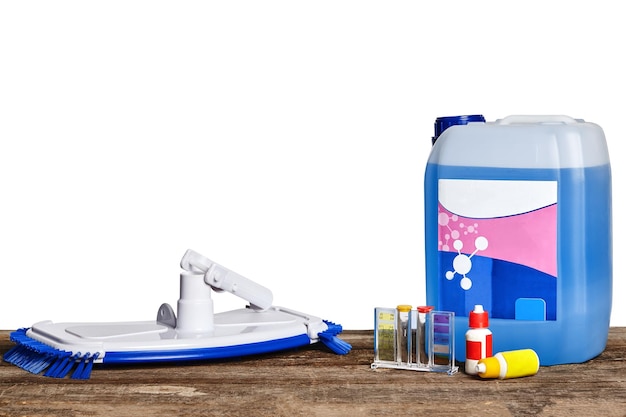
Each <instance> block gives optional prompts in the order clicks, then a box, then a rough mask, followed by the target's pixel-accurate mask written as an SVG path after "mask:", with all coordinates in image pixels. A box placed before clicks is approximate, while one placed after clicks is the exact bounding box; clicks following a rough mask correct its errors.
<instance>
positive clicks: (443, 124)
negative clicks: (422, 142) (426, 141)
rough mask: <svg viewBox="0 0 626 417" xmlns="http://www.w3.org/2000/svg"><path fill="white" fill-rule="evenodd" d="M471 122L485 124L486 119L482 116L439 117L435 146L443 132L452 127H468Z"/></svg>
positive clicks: (436, 123) (436, 125) (434, 139)
mask: <svg viewBox="0 0 626 417" xmlns="http://www.w3.org/2000/svg"><path fill="white" fill-rule="evenodd" d="M471 122H485V117H484V116H483V115H482V114H471V115H465V116H446V117H437V120H436V121H435V136H433V145H434V144H435V141H436V140H437V138H438V137H439V135H441V134H442V133H443V131H444V130H446V129H447V128H449V127H450V126H455V125H466V124H468V123H471Z"/></svg>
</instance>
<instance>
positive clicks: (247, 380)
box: [0, 328, 626, 417]
mask: <svg viewBox="0 0 626 417" xmlns="http://www.w3.org/2000/svg"><path fill="white" fill-rule="evenodd" d="M8 335H9V332H8V331H0V354H4V352H6V351H7V350H8V349H9V348H10V347H11V346H12V343H11V342H10V341H9V339H8ZM341 337H342V339H343V340H345V341H347V342H349V343H351V344H352V346H353V349H352V351H351V352H350V353H349V354H348V355H345V356H338V355H335V354H333V353H331V352H330V351H329V350H328V349H327V348H326V347H325V346H323V345H318V344H316V345H312V346H308V347H305V348H301V349H297V350H291V351H287V352H279V353H273V354H267V355H262V356H255V357H248V358H242V359H236V360H229V361H222V362H206V361H205V362H195V363H187V364H167V365H163V364H161V365H134V366H123V367H122V366H109V367H102V366H101V367H95V368H94V371H93V373H92V375H91V379H89V380H86V381H76V380H70V379H61V380H59V379H52V378H46V377H43V376H38V375H32V374H29V373H28V372H26V371H23V370H22V369H20V368H18V367H16V366H13V365H9V364H8V363H6V362H4V361H2V362H0V416H63V417H70V416H116V417H122V416H132V417H139V416H149V415H154V416H157V415H158V416H186V415H190V416H231V415H233V416H234V415H246V416H349V415H357V416H385V415H389V416H401V415H424V416H428V417H436V416H453V415H456V416H499V417H501V416H568V417H590V416H602V417H612V416H615V417H624V416H626V328H611V330H610V334H609V341H608V345H607V348H606V350H605V351H604V353H602V354H601V355H600V356H598V357H597V358H594V359H592V360H590V361H588V362H586V363H583V364H575V365H574V364H572V365H557V366H551V367H542V368H541V369H540V370H539V373H538V374H537V375H535V376H532V377H526V378H519V379H509V380H480V379H479V378H477V377H472V376H469V375H466V374H464V373H462V372H460V373H458V374H456V375H453V376H449V375H446V374H439V373H430V372H415V371H400V370H391V369H376V370H373V369H370V364H371V362H372V360H373V332H372V331H344V333H343V334H342V335H341ZM581 337H584V335H581ZM462 369H463V368H462V364H461V371H462Z"/></svg>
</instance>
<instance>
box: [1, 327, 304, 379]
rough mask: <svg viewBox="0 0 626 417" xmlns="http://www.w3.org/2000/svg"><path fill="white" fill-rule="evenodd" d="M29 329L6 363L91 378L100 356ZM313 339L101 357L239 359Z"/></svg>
mask: <svg viewBox="0 0 626 417" xmlns="http://www.w3.org/2000/svg"><path fill="white" fill-rule="evenodd" d="M27 331H28V328H23V329H19V330H16V331H14V332H12V333H11V335H10V339H11V341H13V342H15V343H16V344H17V345H16V346H14V347H13V348H12V349H11V350H9V351H8V352H7V353H5V354H4V358H3V359H4V360H5V361H6V362H8V363H10V364H13V365H16V366H18V367H20V368H22V369H24V370H26V371H28V372H31V373H33V374H40V373H42V372H44V371H45V373H44V374H43V375H44V376H47V377H51V378H65V377H66V376H67V375H68V374H70V372H71V371H72V369H73V370H74V371H73V372H72V374H71V375H70V378H72V379H89V377H90V375H91V370H92V368H93V364H94V361H95V360H96V359H97V358H98V353H95V354H91V353H90V352H85V353H81V352H68V351H65V350H60V349H55V348H53V347H51V346H48V345H46V344H45V343H42V342H40V341H38V340H35V339H33V338H31V337H29V336H27V335H26V332H27ZM310 343H311V339H309V336H307V335H306V334H301V335H297V336H292V337H287V338H282V339H275V340H268V341H264V342H254V343H248V344H242V345H233V346H218V347H212V348H199V349H182V350H158V351H134V352H133V351H129V352H106V354H105V355H104V357H103V358H102V363H104V364H120V363H139V362H143V363H146V362H173V361H193V360H207V359H225V358H232V357H238V356H248V355H256V354H262V353H269V352H275V351H279V350H287V349H293V348H296V347H300V346H305V345H309V344H310Z"/></svg>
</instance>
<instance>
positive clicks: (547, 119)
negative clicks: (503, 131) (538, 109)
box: [496, 115, 579, 125]
mask: <svg viewBox="0 0 626 417" xmlns="http://www.w3.org/2000/svg"><path fill="white" fill-rule="evenodd" d="M578 122H579V121H578V120H576V119H574V118H572V117H569V116H564V115H514V116H507V117H505V118H503V119H499V120H496V123H497V124H500V125H510V124H517V123H563V124H572V123H578Z"/></svg>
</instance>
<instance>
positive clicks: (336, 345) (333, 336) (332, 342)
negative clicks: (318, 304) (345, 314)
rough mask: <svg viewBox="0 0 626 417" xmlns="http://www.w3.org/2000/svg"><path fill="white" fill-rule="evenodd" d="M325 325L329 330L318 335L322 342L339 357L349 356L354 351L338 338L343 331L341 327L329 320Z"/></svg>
mask: <svg viewBox="0 0 626 417" xmlns="http://www.w3.org/2000/svg"><path fill="white" fill-rule="evenodd" d="M324 323H326V326H328V328H327V329H326V330H324V331H323V332H320V333H318V334H317V335H318V337H319V338H320V341H321V342H322V343H324V345H326V346H327V347H328V348H329V349H330V350H332V351H333V352H335V353H336V354H338V355H346V354H348V352H350V350H351V349H352V345H351V344H350V343H348V342H346V341H343V340H341V339H340V338H339V337H337V335H338V334H339V333H341V332H342V331H343V328H342V327H341V325H340V324H335V323H333V322H331V321H327V320H324Z"/></svg>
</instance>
